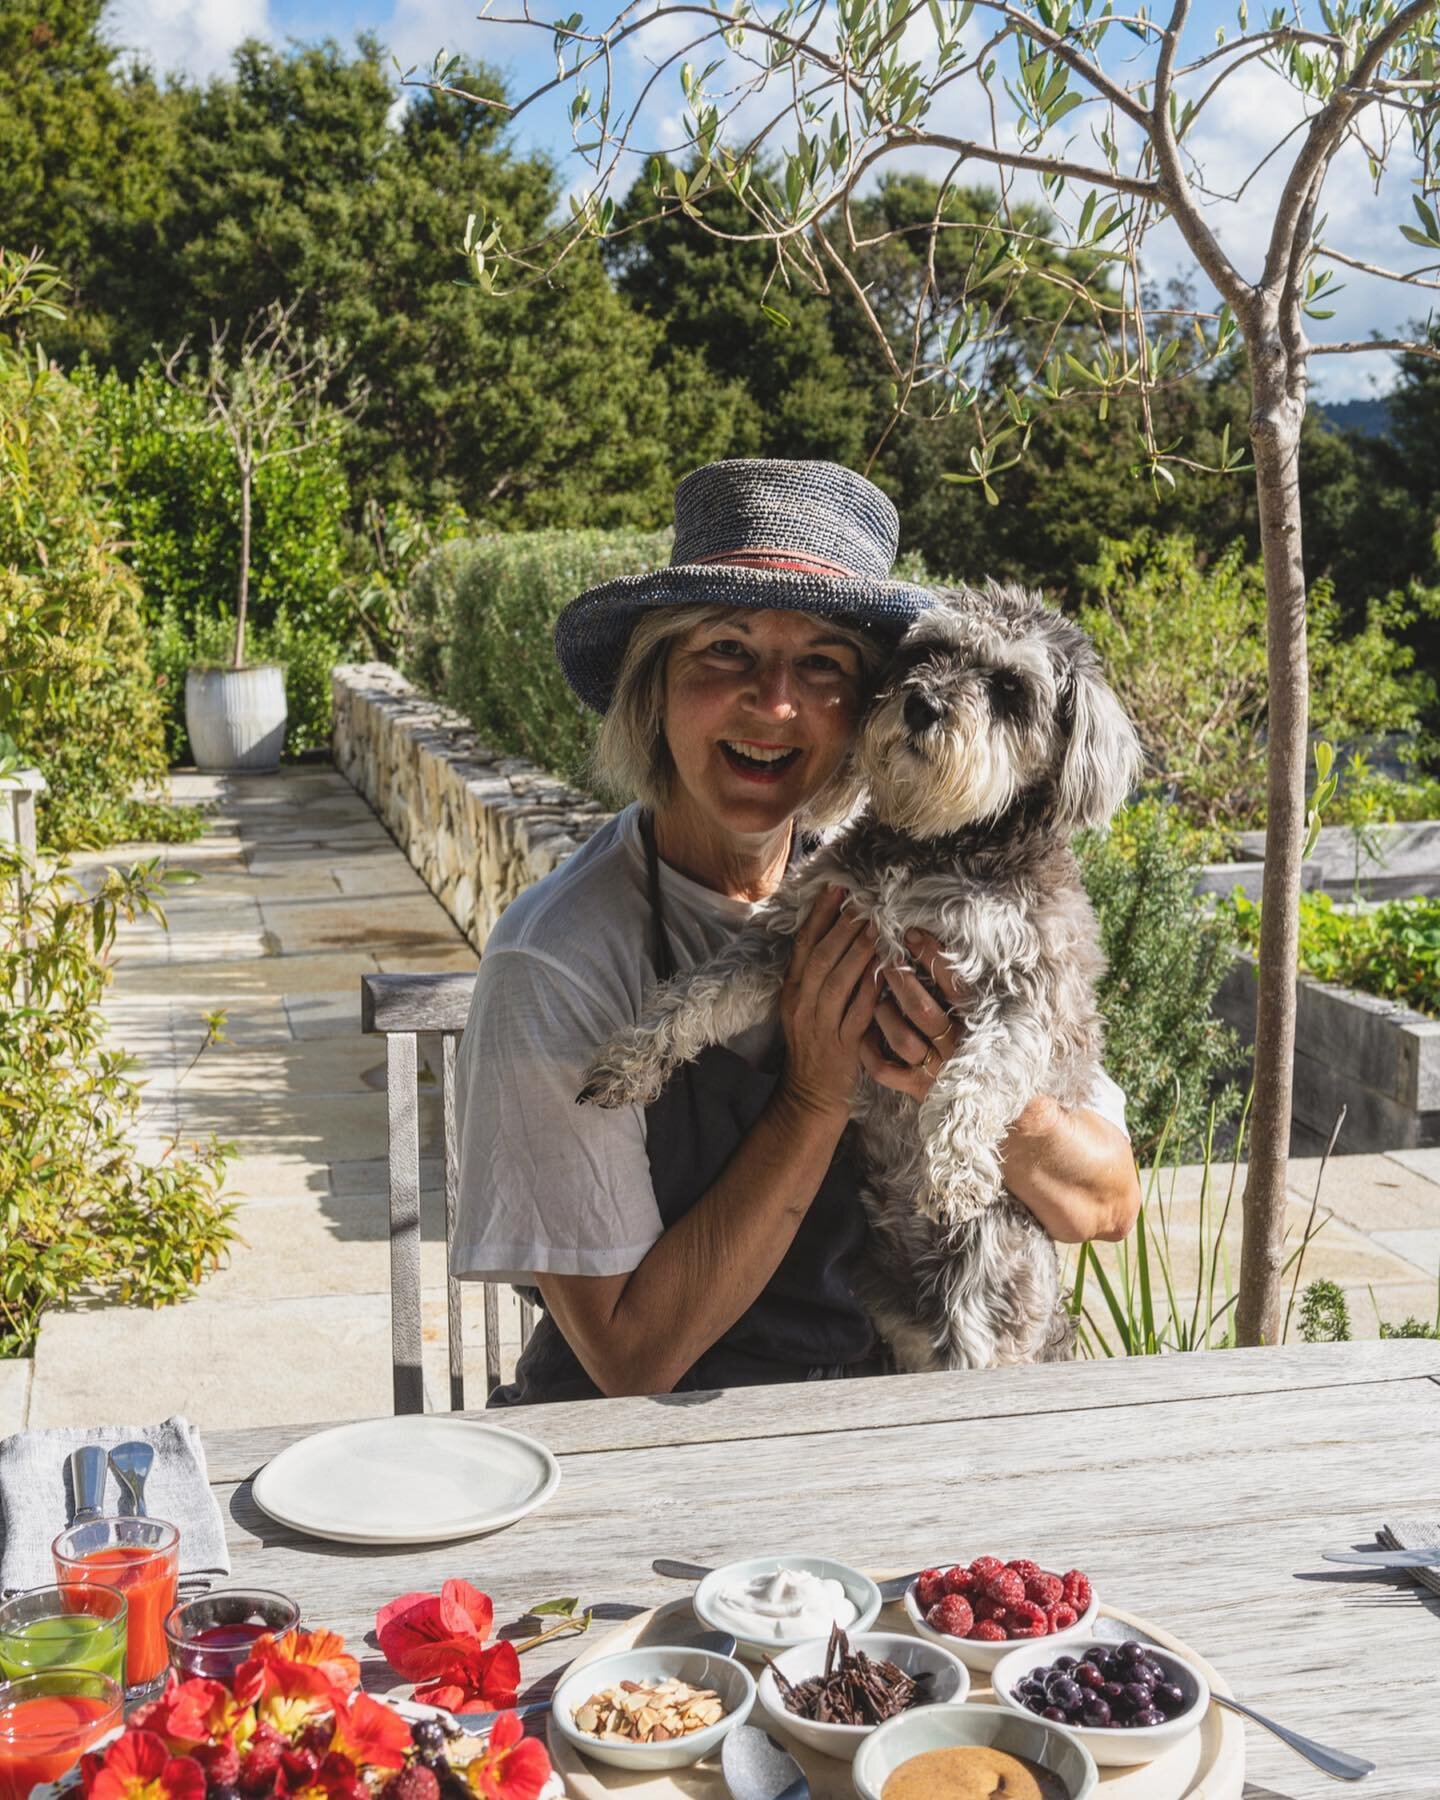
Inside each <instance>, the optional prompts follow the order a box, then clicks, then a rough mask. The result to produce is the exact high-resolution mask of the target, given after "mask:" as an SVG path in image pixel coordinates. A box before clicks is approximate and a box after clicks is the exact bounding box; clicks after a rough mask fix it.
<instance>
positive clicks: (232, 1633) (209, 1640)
mask: <svg viewBox="0 0 1440 1800" xmlns="http://www.w3.org/2000/svg"><path fill="white" fill-rule="evenodd" d="M299 1623H300V1608H299V1607H298V1606H297V1605H296V1604H295V1602H294V1601H293V1600H291V1599H289V1598H287V1596H286V1595H284V1594H274V1593H271V1592H270V1591H269V1590H268V1589H266V1588H219V1589H217V1590H216V1591H215V1592H214V1593H213V1594H202V1595H200V1597H199V1598H198V1599H195V1600H182V1601H181V1602H180V1604H179V1605H178V1606H177V1607H174V1608H172V1610H171V1612H170V1613H169V1615H168V1617H167V1618H166V1620H165V1641H166V1643H167V1644H168V1645H169V1648H170V1661H171V1663H172V1664H173V1665H174V1667H175V1670H176V1672H177V1673H178V1674H179V1676H180V1679H181V1680H182V1681H189V1680H190V1679H191V1677H192V1676H198V1677H203V1678H204V1679H206V1680H209V1681H229V1680H230V1678H231V1676H232V1675H233V1674H234V1673H235V1671H236V1670H237V1669H238V1668H239V1667H240V1665H241V1663H243V1662H245V1661H246V1660H247V1659H248V1657H249V1655H250V1652H251V1650H253V1649H254V1647H255V1640H256V1638H258V1637H263V1636H264V1634H265V1633H266V1632H267V1631H271V1632H274V1634H275V1636H276V1637H279V1636H280V1634H281V1633H282V1632H285V1631H290V1630H292V1629H293V1628H294V1627H295V1626H296V1625H298V1624H299Z"/></svg>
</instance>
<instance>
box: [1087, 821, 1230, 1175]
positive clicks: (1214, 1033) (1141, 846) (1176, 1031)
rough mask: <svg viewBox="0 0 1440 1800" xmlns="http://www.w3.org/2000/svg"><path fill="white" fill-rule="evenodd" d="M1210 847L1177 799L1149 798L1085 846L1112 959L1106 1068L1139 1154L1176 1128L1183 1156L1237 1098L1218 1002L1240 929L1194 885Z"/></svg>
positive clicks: (1104, 987) (1105, 1013) (1104, 1004)
mask: <svg viewBox="0 0 1440 1800" xmlns="http://www.w3.org/2000/svg"><path fill="white" fill-rule="evenodd" d="M1200 844H1201V839H1200V838H1199V836H1198V835H1197V834H1196V833H1195V832H1193V831H1192V830H1191V829H1190V828H1189V827H1188V826H1187V825H1186V824H1185V822H1184V821H1183V819H1182V818H1181V817H1180V816H1179V814H1178V813H1177V812H1176V810H1175V808H1174V807H1170V806H1166V805H1163V804H1162V803H1160V802H1158V801H1155V800H1143V801H1141V802H1139V803H1138V804H1137V805H1135V806H1132V807H1130V808H1129V809H1128V810H1126V811H1125V812H1122V813H1120V814H1119V815H1118V816H1117V818H1116V819H1115V821H1114V822H1113V824H1112V825H1111V828H1110V830H1109V832H1108V833H1107V834H1105V835H1103V836H1101V835H1099V834H1096V833H1087V834H1085V835H1084V836H1083V837H1082V838H1081V839H1080V840H1079V841H1078V842H1077V845H1076V849H1077V853H1078V855H1079V858H1080V867H1081V872H1082V874H1083V876H1084V880H1085V887H1086V891H1087V892H1088V893H1089V895H1090V899H1091V901H1092V903H1093V905H1094V907H1095V910H1096V912H1097V913H1098V914H1099V918H1100V938H1101V943H1102V945H1103V947H1104V950H1105V956H1106V960H1107V963H1108V968H1107V970H1106V974H1105V978H1104V980H1103V981H1102V983H1101V987H1100V1011H1101V1015H1102V1017H1103V1018H1104V1021H1105V1066H1106V1068H1107V1070H1108V1071H1109V1073H1110V1074H1111V1075H1112V1076H1113V1078H1114V1079H1115V1080H1116V1081H1118V1082H1119V1083H1120V1085H1121V1087H1123V1088H1124V1090H1125V1097H1126V1102H1127V1118H1128V1123H1129V1127H1130V1135H1131V1138H1132V1140H1133V1141H1134V1145H1135V1151H1136V1155H1137V1156H1141V1155H1144V1154H1146V1153H1147V1152H1148V1151H1149V1150H1150V1149H1152V1148H1153V1146H1154V1145H1155V1144H1156V1143H1158V1141H1159V1139H1160V1136H1161V1134H1162V1132H1164V1131H1165V1130H1166V1128H1167V1125H1168V1130H1169V1137H1170V1142H1171V1145H1172V1147H1173V1148H1174V1149H1175V1151H1176V1152H1177V1153H1178V1152H1180V1151H1181V1150H1185V1149H1191V1148H1194V1147H1195V1146H1198V1145H1199V1143H1200V1141H1201V1138H1202V1135H1203V1134H1204V1132H1205V1129H1206V1123H1207V1120H1208V1118H1209V1114H1210V1108H1211V1104H1212V1100H1213V1102H1214V1105H1215V1114H1216V1120H1217V1122H1218V1123H1224V1122H1225V1121H1227V1120H1228V1119H1229V1118H1231V1117H1232V1116H1233V1114H1234V1112H1235V1110H1236V1108H1237V1106H1238V1104H1239V1094H1238V1091H1237V1089H1236V1088H1235V1086H1234V1085H1233V1084H1229V1083H1227V1082H1226V1080H1225V1077H1226V1076H1227V1075H1228V1074H1229V1073H1230V1072H1231V1071H1232V1070H1233V1069H1234V1068H1235V1066H1236V1064H1237V1062H1238V1060H1239V1043H1238V1040H1237V1038H1236V1036H1235V1034H1234V1032H1233V1031H1231V1029H1230V1028H1229V1026H1227V1025H1225V1024H1224V1023H1223V1022H1222V1021H1221V1020H1219V1019H1217V1018H1216V1017H1215V1016H1214V1015H1213V1014H1212V1012H1211V1010H1210V1006H1211V1001H1212V1000H1213V999H1214V996H1215V992H1216V989H1217V988H1218V987H1219V985H1220V983H1221V981H1222V980H1223V979H1224V977H1225V974H1226V971H1227V970H1228V969H1229V967H1230V965H1231V963H1232V962H1233V961H1234V958H1235V952H1236V949H1237V946H1238V941H1239V940H1238V933H1237V930H1236V926H1235V921H1234V918H1233V916H1232V915H1231V913H1230V911H1229V909H1226V908H1213V907H1211V906H1209V905H1208V904H1206V903H1205V902H1204V901H1202V900H1201V899H1200V898H1199V897H1198V896H1197V895H1196V893H1195V872H1196V868H1197V866H1198V864H1199V861H1200V854H1199V851H1200ZM1172 1119H1173V1122H1172Z"/></svg>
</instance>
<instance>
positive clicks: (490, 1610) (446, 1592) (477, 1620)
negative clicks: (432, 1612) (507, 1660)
mask: <svg viewBox="0 0 1440 1800" xmlns="http://www.w3.org/2000/svg"><path fill="white" fill-rule="evenodd" d="M440 1614H441V1617H442V1619H443V1620H444V1622H445V1625H446V1626H447V1628H448V1630H449V1632H450V1635H452V1636H461V1635H463V1634H464V1633H465V1629H466V1627H467V1625H468V1627H469V1629H470V1631H471V1632H473V1633H474V1635H475V1636H476V1637H477V1638H479V1640H480V1641H481V1643H482V1644H483V1643H484V1641H485V1639H486V1638H487V1637H489V1635H490V1628H491V1626H493V1625H494V1623H495V1606H494V1603H493V1601H492V1600H491V1598H490V1596H489V1595H488V1594H482V1593H481V1592H480V1590H479V1588H476V1587H471V1585H470V1583H469V1582H468V1581H458V1580H456V1581H447V1582H446V1583H445V1584H444V1585H443V1586H442V1587H441V1589H440Z"/></svg>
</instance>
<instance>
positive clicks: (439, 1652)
mask: <svg viewBox="0 0 1440 1800" xmlns="http://www.w3.org/2000/svg"><path fill="white" fill-rule="evenodd" d="M494 1623H495V1609H494V1607H493V1606H492V1605H491V1603H490V1596H489V1595H488V1594H482V1593H480V1592H479V1590H478V1589H476V1588H473V1587H471V1585H470V1583H469V1582H468V1581H447V1582H446V1583H445V1585H444V1586H443V1587H442V1588H441V1590H440V1592H439V1593H438V1594H402V1595H401V1597H400V1598H399V1599H398V1600H392V1601H391V1602H390V1604H389V1605H388V1606H384V1607H382V1608H381V1609H380V1611H379V1612H378V1613H377V1614H376V1615H375V1631H376V1635H377V1637H378V1639H379V1642H380V1650H381V1653H382V1654H383V1655H384V1657H385V1659H386V1661H387V1662H388V1663H389V1664H390V1666H391V1667H392V1668H393V1669H394V1670H395V1671H396V1672H397V1673H398V1674H400V1675H401V1676H403V1677H404V1678H405V1680H406V1681H413V1682H416V1683H417V1684H419V1685H417V1687H416V1689H415V1698H416V1699H417V1700H420V1701H423V1702H424V1703H426V1704H428V1705H431V1706H445V1707H450V1708H454V1707H458V1706H464V1705H466V1704H467V1703H470V1702H474V1701H479V1702H481V1703H482V1704H483V1705H484V1706H486V1707H493V1708H500V1707H505V1706H513V1705H514V1703H515V1693H516V1690H517V1689H518V1687H519V1685H520V1658H519V1656H518V1655H517V1654H516V1652H515V1646H514V1645H513V1644H510V1643H506V1642H503V1641H502V1642H500V1643H496V1644H490V1645H487V1644H486V1642H485V1640H486V1638H487V1637H489V1635H490V1630H491V1627H492V1626H493V1624H494Z"/></svg>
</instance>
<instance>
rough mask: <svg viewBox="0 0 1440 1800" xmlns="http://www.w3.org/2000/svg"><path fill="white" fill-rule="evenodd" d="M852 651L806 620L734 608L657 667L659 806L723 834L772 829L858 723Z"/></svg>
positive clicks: (838, 754) (803, 797)
mask: <svg viewBox="0 0 1440 1800" xmlns="http://www.w3.org/2000/svg"><path fill="white" fill-rule="evenodd" d="M862 685H863V682H862V666H861V659H860V653H859V652H858V651H857V650H856V649H855V648H854V646H853V645H851V644H850V643H847V642H846V641H845V639H844V638H842V637H839V636H837V635H836V634H835V632H834V630H833V628H832V627H831V626H830V625H829V624H828V623H827V621H826V620H824V619H821V618H817V617H815V615H814V614H811V613H801V612H751V611H748V610H746V609H744V608H737V609H736V610H735V612H734V613H733V614H732V615H731V616H730V617H729V618H727V619H724V620H722V621H720V622H719V623H718V624H715V623H711V624H707V625H703V626H698V627H696V629H695V630H693V631H691V632H689V633H688V634H687V635H686V636H685V637H683V638H680V639H678V640H677V641H676V642H675V643H674V644H673V645H672V646H671V649H670V656H669V660H668V662H667V663H666V667H665V741H666V743H667V744H668V745H669V748H670V755H671V757H672V758H673V760H674V764H675V773H676V793H675V794H674V795H673V796H672V800H671V805H672V807H673V806H674V805H676V804H677V803H678V804H681V805H683V806H685V807H686V809H687V810H690V811H693V812H695V813H697V814H698V815H699V821H700V822H703V823H704V824H705V825H706V826H707V827H708V828H709V829H710V830H712V831H715V832H718V833H723V834H726V835H728V836H733V837H755V836H759V835H762V834H765V833H770V832H774V831H776V830H777V829H778V828H779V827H781V826H782V825H784V824H785V823H786V822H787V821H788V820H789V819H791V818H792V817H793V816H794V814H795V813H796V812H797V811H799V809H800V808H801V807H802V806H804V804H805V803H806V801H808V800H810V799H811V798H812V797H813V796H814V795H815V794H817V793H818V792H819V791H820V789H821V788H822V787H824V785H825V783H826V782H827V781H829V779H830V777H831V776H832V775H833V774H834V773H835V771H836V769H837V768H838V767H839V765H840V763H841V761H842V760H843V758H844V756H845V752H846V750H847V749H848V747H849V744H850V739H851V737H852V735H853V734H854V731H855V727H856V724H857V723H858V721H859V717H860V705H861V690H862Z"/></svg>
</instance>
